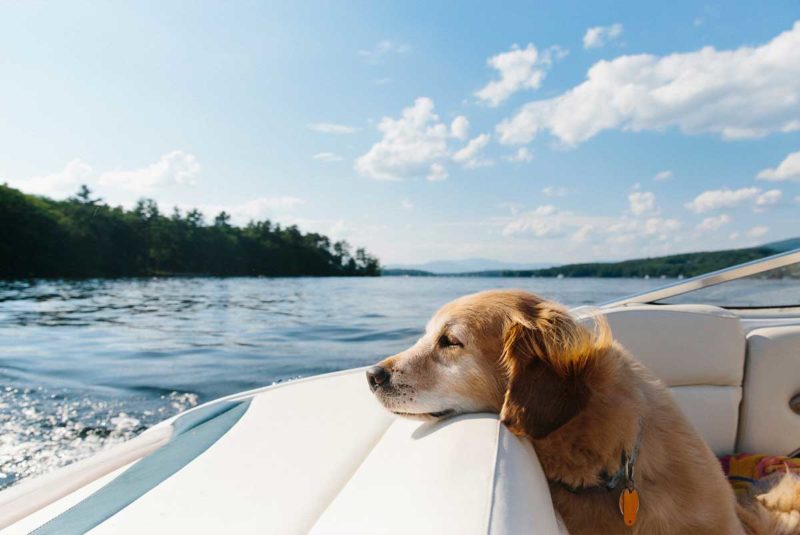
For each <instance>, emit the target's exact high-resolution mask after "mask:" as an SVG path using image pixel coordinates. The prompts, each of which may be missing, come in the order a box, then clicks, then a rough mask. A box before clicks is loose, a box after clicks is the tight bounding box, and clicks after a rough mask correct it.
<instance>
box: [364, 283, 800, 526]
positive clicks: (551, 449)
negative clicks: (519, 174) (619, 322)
mask: <svg viewBox="0 0 800 535" xmlns="http://www.w3.org/2000/svg"><path fill="white" fill-rule="evenodd" d="M379 365H380V366H382V367H383V368H384V369H386V370H388V371H390V372H391V377H390V379H389V380H388V381H387V382H385V383H384V384H382V385H380V386H379V387H377V388H376V389H375V395H376V396H377V397H378V399H379V400H380V402H381V403H382V404H383V405H384V406H385V407H386V408H387V409H389V410H390V411H392V412H394V413H396V414H400V415H402V416H407V417H415V418H421V419H437V418H441V417H445V416H450V415H452V414H458V413H465V412H479V411H489V412H496V413H499V414H500V416H501V419H502V421H503V423H505V425H506V426H507V427H508V428H509V429H510V430H511V431H512V432H514V433H515V434H517V435H520V436H524V437H527V438H528V439H530V440H531V442H532V443H533V445H534V447H535V449H536V453H537V455H538V456H539V461H540V462H541V465H542V468H543V469H544V472H545V474H546V476H547V478H548V480H549V481H550V491H551V493H552V498H553V503H554V505H555V507H556V509H557V510H558V512H559V513H560V514H561V516H562V518H563V519H564V522H565V524H566V526H567V528H568V529H569V532H570V534H571V535H581V534H613V533H626V534H627V533H631V534H647V535H662V534H663V535H667V534H674V535H685V534H697V535H701V534H709V535H712V534H713V535H720V534H745V533H748V534H752V535H762V534H764V535H766V534H778V533H781V534H789V533H800V528H798V525H800V520H798V519H799V518H800V481H799V480H798V478H797V477H794V476H789V475H787V476H785V477H784V479H783V480H782V481H781V482H780V484H779V485H777V486H775V487H774V488H772V489H767V490H766V491H765V492H764V494H762V495H761V496H759V497H758V499H750V500H746V501H744V502H742V503H737V501H736V499H735V498H734V493H733V491H732V489H731V487H730V485H729V484H728V482H727V480H726V479H725V476H724V474H723V473H722V470H721V468H720V465H719V462H718V461H717V459H716V458H715V457H714V454H713V453H712V452H711V450H709V448H708V446H707V445H706V444H705V442H704V441H703V440H702V439H701V438H700V436H698V434H697V433H696V432H695V431H694V429H693V428H692V427H691V425H690V424H689V423H688V422H687V421H686V419H685V418H684V416H683V415H682V413H681V412H680V410H679V409H678V407H677V406H676V404H675V402H674V401H673V399H672V396H671V395H670V393H669V390H668V389H667V388H666V387H665V386H664V385H663V384H662V383H661V382H660V381H659V380H658V379H656V378H655V377H654V376H653V375H652V374H651V373H650V372H649V371H648V370H646V369H645V368H644V367H643V366H642V365H641V364H640V363H639V362H638V361H636V360H635V359H633V358H632V357H631V356H630V355H629V354H628V353H627V352H626V351H625V349H623V348H622V347H621V346H620V345H619V344H618V343H617V342H615V341H614V340H613V339H612V337H611V333H610V331H609V329H608V327H607V325H606V324H605V322H604V321H603V319H602V317H599V316H598V317H597V318H594V325H593V326H592V327H587V326H585V325H583V324H582V323H581V322H578V321H576V320H575V319H574V318H573V317H571V316H570V314H569V313H568V312H567V311H566V310H565V309H564V308H562V307H561V306H559V305H557V304H555V303H552V302H549V301H546V300H543V299H541V298H539V297H537V296H535V295H532V294H529V293H525V292H522V291H489V292H482V293H478V294H474V295H468V296H465V297H462V298H460V299H457V300H455V301H453V302H451V303H448V304H447V305H445V306H444V307H442V308H441V309H440V310H439V311H438V312H437V313H436V314H435V315H434V317H433V318H432V319H431V320H430V322H429V323H428V325H427V328H426V333H425V335H424V336H423V337H422V338H421V339H420V340H419V341H418V342H417V343H416V344H415V345H414V346H413V347H411V348H409V349H408V350H406V351H404V352H402V353H399V354H397V355H394V356H392V357H389V358H387V359H385V360H384V361H382V362H381V363H379ZM637 437H640V440H641V446H640V452H639V456H638V460H637V462H636V468H635V469H636V477H635V479H636V486H637V488H638V491H639V495H640V496H641V509H640V511H639V515H638V519H637V522H636V524H635V525H634V526H633V527H632V528H628V527H626V526H625V525H624V523H623V520H622V516H621V514H620V512H619V508H618V503H617V502H618V497H619V492H620V489H617V490H614V491H609V492H594V493H579V494H574V493H572V492H570V491H568V490H567V489H566V488H565V487H564V485H562V483H564V484H567V485H569V486H572V487H581V486H584V487H589V486H595V485H597V484H598V483H599V474H601V473H602V472H605V473H608V474H612V473H614V472H616V471H617V470H618V469H619V468H620V463H621V457H622V454H623V452H627V453H628V454H629V453H630V452H631V451H632V449H633V447H634V444H635V443H636V441H637ZM754 498H755V497H754ZM792 524H793V525H792Z"/></svg>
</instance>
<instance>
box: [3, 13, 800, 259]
mask: <svg viewBox="0 0 800 535" xmlns="http://www.w3.org/2000/svg"><path fill="white" fill-rule="evenodd" d="M0 181H2V182H7V183H8V184H9V185H11V186H14V187H17V188H20V189H21V190H23V191H26V192H29V193H35V194H40V195H47V196H49V197H52V198H56V199H60V198H66V197H67V196H69V195H71V194H73V193H74V192H76V191H77V189H78V187H79V185H80V184H84V183H85V184H88V185H89V186H90V187H91V188H92V189H93V190H94V191H95V192H96V194H97V195H98V196H100V197H102V198H103V199H105V200H106V201H107V202H109V203H111V204H121V205H123V206H132V205H133V204H134V203H135V202H136V200H137V199H139V198H141V197H148V198H153V199H155V200H156V201H157V202H158V203H159V206H160V207H161V208H162V209H163V210H165V211H171V210H172V207H173V206H178V207H179V208H181V209H184V210H186V209H189V208H192V207H198V208H200V209H201V210H203V211H204V212H205V213H206V215H207V216H208V219H211V218H212V217H213V215H215V214H216V213H218V212H219V211H221V210H225V211H227V212H229V213H230V214H232V215H233V220H234V222H236V223H239V224H244V223H246V222H247V221H248V220H251V219H263V218H270V219H272V220H274V221H277V222H280V223H282V224H296V225H298V226H299V227H300V228H301V229H302V230H305V231H316V232H322V233H325V234H327V235H330V236H332V237H333V238H336V239H346V240H347V241H348V242H350V243H351V244H353V245H355V246H365V247H366V248H367V249H368V250H369V251H370V252H371V253H373V254H375V255H377V256H378V257H379V258H380V260H381V261H382V262H383V263H384V264H396V263H404V264H407V263H419V262H425V261H430V260H443V259H447V260H454V259H463V258H473V257H482V258H491V259H495V260H503V261H508V262H529V263H543V262H544V263H564V262H574V261H588V260H615V259H622V258H636V257H641V256H655V255H662V254H671V253H679V252H687V251H696V250H709V249H727V248H736V247H746V246H749V245H753V244H758V243H764V242H768V241H774V240H779V239H784V238H789V237H795V236H798V235H800V4H799V3H797V2H796V1H794V0H791V1H785V2H735V3H732V2H725V3H722V2H720V3H702V2H683V1H673V2H662V3H653V2H640V1H637V2H591V3H589V2H577V1H575V2H571V1H559V2H504V3H502V4H499V3H495V2H480V3H479V2H459V3H450V2H380V1H370V2H348V1H336V2H333V1H331V2H313V1H309V2H244V1H241V2H225V3H223V2H202V1H192V2H178V1H171V2H135V3H134V2H121V1H120V2H78V1H75V2H58V3H45V2H35V1H31V2H22V1H10V2H9V1H3V0H0Z"/></svg>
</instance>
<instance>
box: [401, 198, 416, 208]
mask: <svg viewBox="0 0 800 535" xmlns="http://www.w3.org/2000/svg"><path fill="white" fill-rule="evenodd" d="M400 206H402V207H403V208H405V209H406V210H411V209H412V208H414V203H413V202H411V201H409V200H408V199H403V200H402V201H400Z"/></svg>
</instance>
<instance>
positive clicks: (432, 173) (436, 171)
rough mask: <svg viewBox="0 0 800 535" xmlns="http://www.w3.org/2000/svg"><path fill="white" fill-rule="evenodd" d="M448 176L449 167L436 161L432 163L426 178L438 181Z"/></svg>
mask: <svg viewBox="0 0 800 535" xmlns="http://www.w3.org/2000/svg"><path fill="white" fill-rule="evenodd" d="M448 176H450V175H448V174H447V168H446V167H445V166H443V165H442V164H440V163H434V164H431V168H430V170H429V171H428V176H427V177H426V178H427V179H428V180H430V181H431V182H438V181H440V180H447V177H448Z"/></svg>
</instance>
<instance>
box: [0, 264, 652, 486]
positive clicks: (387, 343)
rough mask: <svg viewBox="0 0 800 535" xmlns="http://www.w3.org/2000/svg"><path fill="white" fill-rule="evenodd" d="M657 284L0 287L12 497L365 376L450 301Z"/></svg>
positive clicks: (1, 410)
mask: <svg viewBox="0 0 800 535" xmlns="http://www.w3.org/2000/svg"><path fill="white" fill-rule="evenodd" d="M665 282H666V281H660V280H643V279H497V278H402V277H384V278H374V279H363V278H357V279H356V278H350V279H348V278H322V279H315V278H298V279H268V278H228V279H215V278H179V279H126V280H88V281H37V282H0V488H3V487H5V486H8V485H10V484H12V483H14V482H15V481H17V480H19V479H21V478H24V477H29V476H32V475H36V474H40V473H43V472H46V471H48V470H51V469H53V468H55V467H57V466H61V465H64V464H67V463H69V462H72V461H74V460H77V459H80V458H83V457H86V456H88V455H91V454H92V453H94V452H95V451H97V450H98V449H100V448H103V447H107V446H109V445H112V444H115V443H118V442H121V441H123V440H127V439H129V438H131V437H132V436H134V435H135V434H137V433H139V432H141V431H142V430H144V429H145V428H147V427H148V426H150V425H153V424H154V423H156V422H158V421H160V420H163V419H164V418H166V417H168V416H171V415H172V414H175V413H176V412H179V411H182V410H184V409H187V408H189V407H192V406H194V405H196V404H198V403H202V402H204V401H208V400H211V399H214V398H216V397H219V396H224V395H226V394H231V393H234V392H238V391H241V390H246V389H250V388H255V387H259V386H263V385H268V384H271V383H274V382H277V381H285V380H288V379H293V378H297V377H304V376H309V375H315V374H320V373H326V372H331V371H335V370H341V369H345V368H351V367H355V366H363V365H366V364H370V363H373V362H375V361H377V360H379V359H381V358H383V357H385V356H387V355H390V354H392V353H395V352H397V351H400V350H402V349H404V348H406V347H408V346H409V345H411V344H412V343H413V342H414V341H415V340H416V339H417V338H418V337H419V335H420V333H421V332H422V328H423V326H424V324H425V322H426V320H427V319H428V317H430V315H431V314H432V313H433V312H434V311H435V310H436V309H437V308H438V307H439V306H441V305H442V304H444V303H445V302H447V301H449V300H451V299H453V298H455V297H458V296H460V295H464V294H467V293H472V292H476V291H479V290H485V289H489V288H498V287H509V288H510V287H517V288H524V289H527V290H530V291H533V292H536V293H539V294H540V295H542V296H545V297H548V298H551V299H555V300H557V301H561V302H563V303H565V304H568V305H583V304H596V303H602V302H604V301H608V300H610V299H613V298H615V297H621V296H624V295H627V294H632V293H636V292H640V291H643V290H646V289H649V288H653V287H656V286H660V285H662V284H664V283H665Z"/></svg>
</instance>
